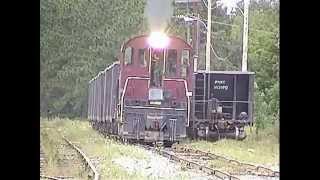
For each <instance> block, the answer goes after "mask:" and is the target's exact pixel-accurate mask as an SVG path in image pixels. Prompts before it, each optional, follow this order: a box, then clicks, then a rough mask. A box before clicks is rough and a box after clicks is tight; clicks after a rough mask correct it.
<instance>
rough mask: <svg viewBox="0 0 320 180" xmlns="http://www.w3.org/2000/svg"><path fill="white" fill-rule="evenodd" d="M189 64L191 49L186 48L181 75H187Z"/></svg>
mask: <svg viewBox="0 0 320 180" xmlns="http://www.w3.org/2000/svg"><path fill="white" fill-rule="evenodd" d="M188 66H189V50H187V49H184V50H183V51H182V56H181V77H187V74H188Z"/></svg>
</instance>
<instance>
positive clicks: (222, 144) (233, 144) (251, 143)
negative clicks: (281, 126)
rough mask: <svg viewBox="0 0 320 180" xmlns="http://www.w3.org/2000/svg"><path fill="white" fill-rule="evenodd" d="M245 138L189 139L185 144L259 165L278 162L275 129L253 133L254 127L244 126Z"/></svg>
mask: <svg viewBox="0 0 320 180" xmlns="http://www.w3.org/2000/svg"><path fill="white" fill-rule="evenodd" d="M246 132H247V135H248V136H247V138H246V139H244V140H243V141H237V140H234V139H222V140H219V141H216V142H208V141H191V142H190V143H188V144H187V146H190V147H193V148H197V149H200V150H203V151H209V152H212V153H216V154H218V155H223V156H226V157H229V158H232V159H236V160H239V161H244V162H248V163H255V164H261V165H277V164H278V163H279V141H278V138H277V134H276V133H277V129H273V128H268V129H265V130H263V131H260V132H259V136H257V135H256V134H255V128H254V127H253V128H252V129H251V131H250V128H249V127H247V128H246Z"/></svg>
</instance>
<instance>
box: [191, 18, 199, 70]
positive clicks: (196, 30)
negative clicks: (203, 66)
mask: <svg viewBox="0 0 320 180" xmlns="http://www.w3.org/2000/svg"><path fill="white" fill-rule="evenodd" d="M199 19H200V14H199V13H198V19H197V21H196V28H195V33H193V36H195V38H194V37H193V38H192V39H195V41H194V42H193V43H194V46H193V47H194V49H195V54H196V55H195V59H194V67H193V68H194V72H197V70H198V60H199V45H200V24H199Z"/></svg>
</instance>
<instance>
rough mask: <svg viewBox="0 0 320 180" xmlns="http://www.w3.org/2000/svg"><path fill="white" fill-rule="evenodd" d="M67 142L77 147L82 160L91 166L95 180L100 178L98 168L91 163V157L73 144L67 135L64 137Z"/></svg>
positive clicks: (74, 147) (75, 147)
mask: <svg viewBox="0 0 320 180" xmlns="http://www.w3.org/2000/svg"><path fill="white" fill-rule="evenodd" d="M62 138H63V139H64V140H65V141H66V142H67V143H68V145H70V146H71V147H72V148H73V149H75V150H76V151H77V152H78V153H79V154H80V156H81V158H82V160H83V161H84V162H85V165H86V166H89V168H90V169H91V170H92V171H93V173H94V178H93V179H94V180H99V176H100V175H99V173H98V171H97V170H96V168H95V167H94V166H93V164H92V163H91V161H90V159H89V158H88V157H87V156H86V155H85V154H84V153H83V152H82V151H81V150H80V149H79V148H78V147H77V146H76V145H74V144H72V142H70V141H69V140H68V139H66V138H65V137H62Z"/></svg>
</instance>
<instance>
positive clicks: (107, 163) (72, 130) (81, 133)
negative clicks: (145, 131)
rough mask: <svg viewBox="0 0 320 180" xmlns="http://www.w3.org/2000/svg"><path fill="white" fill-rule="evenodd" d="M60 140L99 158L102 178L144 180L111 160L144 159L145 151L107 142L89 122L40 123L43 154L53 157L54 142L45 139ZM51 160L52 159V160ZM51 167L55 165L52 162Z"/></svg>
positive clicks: (58, 120)
mask: <svg viewBox="0 0 320 180" xmlns="http://www.w3.org/2000/svg"><path fill="white" fill-rule="evenodd" d="M48 136H49V137H51V139H56V140H58V139H61V137H62V136H65V137H66V138H67V139H69V140H70V141H71V142H73V143H74V144H75V145H76V146H78V147H79V148H80V149H81V150H82V151H84V153H85V154H86V155H87V156H89V157H99V158H102V159H103V160H102V163H101V166H100V167H99V169H98V171H99V173H100V175H101V179H145V178H144V177H143V176H142V175H140V174H128V173H127V172H126V171H125V170H124V169H122V168H121V167H119V166H117V165H115V164H114V163H112V159H113V158H117V157H120V156H130V157H133V158H136V159H146V158H147V156H145V154H144V151H143V150H142V149H140V148H136V147H134V146H132V145H122V144H119V143H117V142H115V141H113V140H111V139H106V138H104V137H103V136H102V135H100V134H98V133H97V132H96V131H94V130H93V129H92V128H91V127H90V126H89V122H88V121H83V120H82V121H81V120H69V119H63V120H62V119H53V120H51V121H47V120H45V119H42V120H41V138H42V139H43V140H41V142H42V143H43V144H44V145H45V146H46V148H45V149H46V150H44V151H47V152H45V153H46V154H47V153H48V154H50V156H51V157H54V156H55V154H56V153H55V147H54V146H53V143H48V141H46V140H45V138H44V137H48ZM52 159H53V160H54V158H52ZM53 164H54V163H53Z"/></svg>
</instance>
